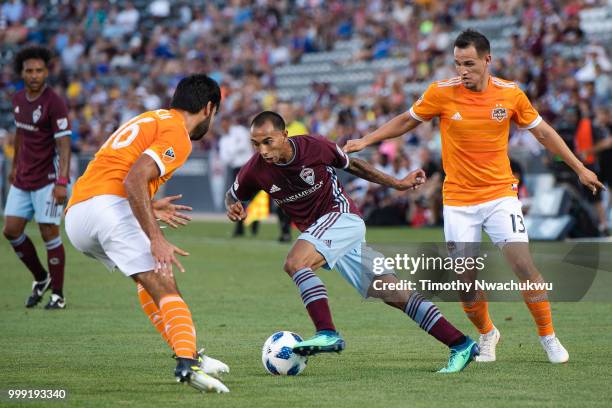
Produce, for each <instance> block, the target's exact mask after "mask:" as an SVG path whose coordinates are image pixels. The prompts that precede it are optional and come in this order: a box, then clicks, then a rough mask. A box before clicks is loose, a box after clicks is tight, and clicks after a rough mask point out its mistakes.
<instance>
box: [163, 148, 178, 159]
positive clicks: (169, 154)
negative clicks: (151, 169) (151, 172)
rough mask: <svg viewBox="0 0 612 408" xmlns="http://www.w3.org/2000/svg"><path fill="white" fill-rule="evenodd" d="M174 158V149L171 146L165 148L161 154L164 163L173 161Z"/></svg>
mask: <svg viewBox="0 0 612 408" xmlns="http://www.w3.org/2000/svg"><path fill="white" fill-rule="evenodd" d="M174 159H176V156H175V155H174V149H173V148H172V147H169V148H167V149H166V151H165V152H164V154H163V156H162V160H163V161H165V162H166V163H169V162H172V161H174Z"/></svg>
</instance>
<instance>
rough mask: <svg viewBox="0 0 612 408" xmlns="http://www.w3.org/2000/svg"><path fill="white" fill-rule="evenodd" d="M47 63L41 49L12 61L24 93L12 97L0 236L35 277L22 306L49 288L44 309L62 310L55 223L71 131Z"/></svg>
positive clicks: (45, 52) (60, 253) (64, 191)
mask: <svg viewBox="0 0 612 408" xmlns="http://www.w3.org/2000/svg"><path fill="white" fill-rule="evenodd" d="M50 60H51V52H50V51H49V50H48V49H46V48H44V47H29V48H25V49H23V50H21V51H20V52H19V53H18V54H17V56H16V57H15V71H16V72H17V73H18V74H19V75H21V77H22V78H23V81H24V85H25V89H23V90H21V91H19V92H17V93H16V94H15V95H14V96H13V113H14V116H15V126H16V127H17V135H16V138H15V157H14V159H13V167H12V169H11V173H10V176H9V182H10V183H11V184H12V185H11V188H10V190H9V193H8V197H7V200H6V208H5V211H4V215H5V221H4V231H3V233H4V236H5V237H6V238H7V239H8V240H9V242H10V243H11V245H12V247H13V249H14V250H15V253H16V254H17V256H18V257H19V258H20V259H21V260H22V262H23V263H24V264H25V265H26V267H27V268H28V269H29V270H30V272H32V275H34V283H33V284H32V294H31V295H30V296H29V297H28V299H27V300H26V307H34V306H36V305H37V304H38V303H39V302H40V301H41V299H42V296H43V294H44V293H45V291H46V290H47V289H48V288H49V287H51V289H52V294H51V299H50V300H49V303H48V304H47V305H46V306H45V309H64V308H65V307H66V302H65V300H64V294H63V285H64V264H65V255H64V246H63V244H62V240H61V237H60V231H59V224H60V222H61V216H62V211H63V206H64V204H65V203H66V199H67V196H68V182H69V179H68V177H69V176H68V174H69V168H70V136H71V134H72V131H71V129H70V121H69V119H68V110H67V109H66V104H65V103H64V101H63V100H62V98H60V97H59V96H58V95H57V94H56V93H55V92H54V91H53V90H52V89H51V87H49V86H48V85H47V83H46V80H47V76H48V74H49V72H48V64H49V61H50ZM32 217H34V220H35V221H36V222H37V223H38V226H39V228H40V234H41V236H42V238H43V240H44V241H45V246H46V247H47V266H48V270H49V271H48V272H47V270H46V269H45V268H44V267H43V266H42V264H41V262H40V260H39V258H38V255H37V254H36V249H35V248H34V245H33V244H32V241H31V240H30V238H29V237H28V236H27V235H26V234H25V233H24V229H25V226H26V224H27V222H28V221H30V220H31V219H32Z"/></svg>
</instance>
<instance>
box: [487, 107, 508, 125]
mask: <svg viewBox="0 0 612 408" xmlns="http://www.w3.org/2000/svg"><path fill="white" fill-rule="evenodd" d="M507 117H508V111H507V110H506V108H503V107H502V106H501V105H499V104H498V105H495V108H493V110H492V111H491V119H495V120H496V121H498V122H501V121H503V120H504V119H506V118H507Z"/></svg>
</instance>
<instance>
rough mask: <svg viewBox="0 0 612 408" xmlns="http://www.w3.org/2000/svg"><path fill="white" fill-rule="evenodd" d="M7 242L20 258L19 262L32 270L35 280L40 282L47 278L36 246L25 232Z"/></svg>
mask: <svg viewBox="0 0 612 408" xmlns="http://www.w3.org/2000/svg"><path fill="white" fill-rule="evenodd" d="M9 242H10V243H11V246H12V247H13V249H14V250H15V253H16V254H17V256H18V257H19V259H21V262H23V263H24V264H25V266H26V267H27V268H28V269H29V270H30V272H32V275H34V280H35V281H38V282H40V281H43V280H45V279H47V276H48V275H47V271H46V270H45V268H44V267H43V266H42V264H41V263H40V260H39V259H38V255H37V254H36V248H35V247H34V244H33V243H32V241H31V240H30V238H28V236H27V235H26V234H22V235H21V236H20V237H19V238H17V239H15V240H11V241H9Z"/></svg>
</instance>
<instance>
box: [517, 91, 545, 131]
mask: <svg viewBox="0 0 612 408" xmlns="http://www.w3.org/2000/svg"><path fill="white" fill-rule="evenodd" d="M512 120H513V121H514V123H516V124H517V125H518V127H519V128H521V129H533V128H534V127H536V126H538V125H539V124H540V122H542V117H541V116H540V115H539V114H538V111H536V110H535V109H534V107H533V106H531V102H529V98H527V95H525V93H524V92H523V91H522V90H520V89H518V88H517V93H516V96H515V103H514V115H513V116H512Z"/></svg>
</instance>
